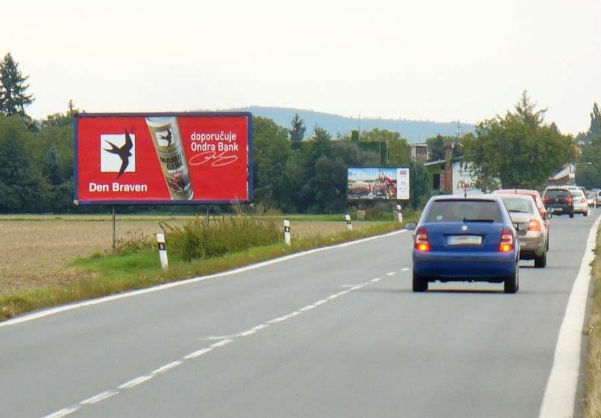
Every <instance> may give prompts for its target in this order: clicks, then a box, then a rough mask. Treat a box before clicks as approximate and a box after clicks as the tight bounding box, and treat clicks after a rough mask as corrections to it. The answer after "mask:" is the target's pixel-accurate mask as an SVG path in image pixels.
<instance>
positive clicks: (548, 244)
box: [545, 235, 551, 251]
mask: <svg viewBox="0 0 601 418" xmlns="http://www.w3.org/2000/svg"><path fill="white" fill-rule="evenodd" d="M549 238H550V237H549V236H548V235H547V247H546V248H545V251H549V247H551V244H550V242H549V241H550V239H549Z"/></svg>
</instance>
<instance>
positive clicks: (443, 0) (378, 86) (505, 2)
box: [0, 0, 601, 133]
mask: <svg viewBox="0 0 601 418" xmlns="http://www.w3.org/2000/svg"><path fill="white" fill-rule="evenodd" d="M2 16H3V17H2V24H1V25H0V55H1V56H4V54H6V53H7V52H10V53H11V54H12V55H13V57H14V58H15V59H16V60H17V61H18V63H19V65H20V69H21V71H22V72H23V73H24V74H26V75H29V77H30V78H29V82H30V92H31V93H33V94H34V95H35V97H36V101H35V103H34V104H33V105H32V106H30V107H29V108H28V113H29V114H30V115H32V116H33V117H34V118H44V117H45V116H47V115H48V114H51V113H55V112H63V111H65V110H66V107H67V102H68V101H69V99H73V101H74V102H75V105H76V107H78V108H80V109H85V110H86V111H88V112H122V111H132V112H133V111H183V110H196V109H205V110H214V109H226V108H231V107H242V106H249V105H260V106H280V107H296V108H302V109H312V110H316V111H325V112H331V113H336V114H341V115H345V116H353V117H356V116H359V115H361V116H362V117H382V118H405V119H420V120H434V121H454V120H461V121H463V122H471V123H475V122H478V121H481V120H483V119H485V118H490V117H493V116H495V115H496V114H504V113H505V112H506V110H507V109H510V108H512V107H513V105H514V104H515V103H516V102H517V100H518V99H519V97H520V95H521V93H522V91H523V90H525V89H526V90H528V92H529V94H530V96H531V97H532V98H533V99H534V100H535V101H536V102H537V103H538V104H539V106H540V107H547V108H548V112H547V119H546V120H547V122H552V121H555V122H556V123H557V124H558V126H559V128H560V130H561V131H562V132H569V133H577V132H580V131H585V130H587V129H588V126H589V122H590V119H589V113H590V111H591V108H592V105H593V102H595V101H597V102H601V24H600V23H601V1H599V0H453V1H449V0H421V1H420V0H370V1H365V0H360V1H355V0H298V1H297V0H252V1H242V0H169V1H165V0H161V1H156V0H144V1H135V0H129V1H128V0H118V1H114V0H103V1H94V2H91V1H75V0H53V1H51V2H50V1H42V0H39V1H36V0H21V1H11V2H3V4H2Z"/></svg>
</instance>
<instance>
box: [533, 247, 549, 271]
mask: <svg viewBox="0 0 601 418" xmlns="http://www.w3.org/2000/svg"><path fill="white" fill-rule="evenodd" d="M534 267H536V268H537V269H541V268H545V267H547V252H546V251H545V252H544V253H543V255H541V256H540V257H534Z"/></svg>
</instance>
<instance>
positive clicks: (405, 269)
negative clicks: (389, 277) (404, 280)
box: [401, 267, 411, 271]
mask: <svg viewBox="0 0 601 418" xmlns="http://www.w3.org/2000/svg"><path fill="white" fill-rule="evenodd" d="M409 270H411V269H410V268H409V267H405V268H404V269H401V271H409Z"/></svg>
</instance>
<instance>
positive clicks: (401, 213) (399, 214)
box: [396, 205, 403, 223]
mask: <svg viewBox="0 0 601 418" xmlns="http://www.w3.org/2000/svg"><path fill="white" fill-rule="evenodd" d="M396 212H397V217H398V218H399V222H400V223H402V222H403V212H401V205H396Z"/></svg>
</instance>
